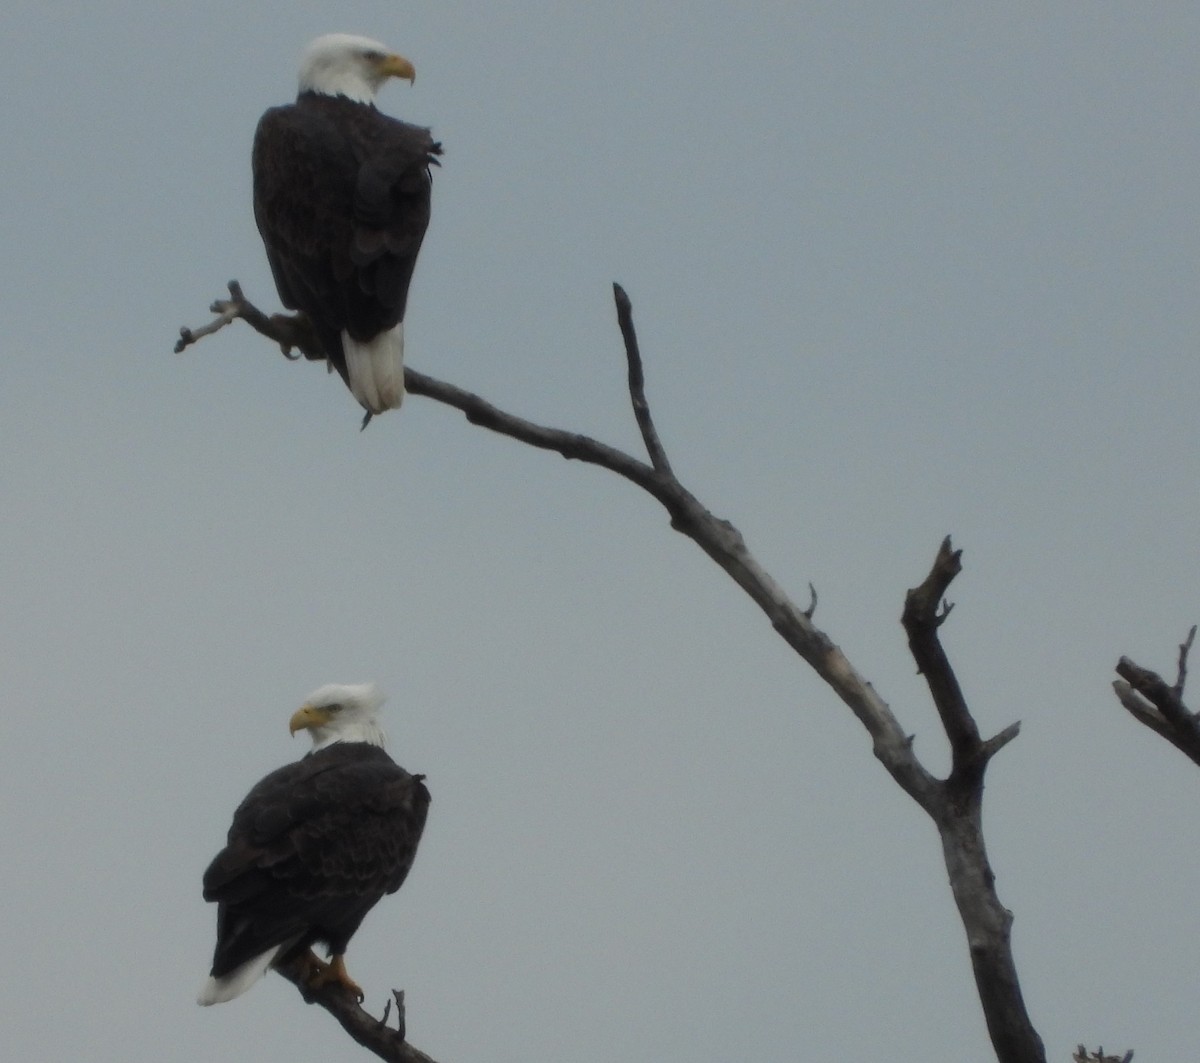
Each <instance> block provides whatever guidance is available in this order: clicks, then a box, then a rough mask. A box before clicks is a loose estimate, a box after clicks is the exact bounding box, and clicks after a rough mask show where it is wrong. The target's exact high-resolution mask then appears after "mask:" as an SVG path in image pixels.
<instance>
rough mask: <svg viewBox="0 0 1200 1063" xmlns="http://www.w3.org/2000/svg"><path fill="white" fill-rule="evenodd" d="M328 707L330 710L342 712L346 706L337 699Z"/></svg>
mask: <svg viewBox="0 0 1200 1063" xmlns="http://www.w3.org/2000/svg"><path fill="white" fill-rule="evenodd" d="M327 708H328V709H329V711H330V712H341V711H342V709H343V708H344V706H343V705H342V703H341V702H340V701H336V702H334V703H333V704H332V705H329V706H327Z"/></svg>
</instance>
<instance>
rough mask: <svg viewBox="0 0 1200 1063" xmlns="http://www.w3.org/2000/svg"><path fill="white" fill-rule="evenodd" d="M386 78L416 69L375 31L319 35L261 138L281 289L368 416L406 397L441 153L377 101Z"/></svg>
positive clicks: (267, 117)
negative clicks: (413, 300)
mask: <svg viewBox="0 0 1200 1063" xmlns="http://www.w3.org/2000/svg"><path fill="white" fill-rule="evenodd" d="M389 77H400V78H407V79H408V80H409V81H410V82H412V81H414V80H415V78H416V72H415V71H414V69H413V65H412V63H410V62H409V61H408V60H407V59H404V58H402V57H401V56H399V55H396V54H395V53H393V52H391V51H389V50H388V49H387V48H385V47H384V46H383V45H382V44H380V43H379V42H378V41H372V40H369V39H367V38H366V37H352V36H350V35H348V34H344V33H334V34H329V35H327V36H324V37H318V38H317V39H316V40H315V41H313V42H312V44H310V45H309V47H308V49H307V51H306V52H305V53H304V57H303V60H302V62H301V64H300V93H299V95H298V96H297V97H296V102H295V103H291V104H287V105H286V106H283V107H272V108H271V109H270V110H268V111H267V112H266V113H265V114H264V115H263V116H262V118H261V120H260V121H259V123H258V130H257V132H256V133H255V136H254V152H253V175H254V218H255V221H256V222H257V223H258V231H259V232H260V233H261V234H262V238H263V243H264V244H265V245H266V250H267V260H268V261H269V263H270V266H271V272H272V274H273V275H274V277H275V287H276V288H277V289H278V290H279V298H280V299H282V300H283V305H284V306H286V307H288V309H290V310H298V311H300V312H301V313H303V314H304V315H305V316H306V317H307V318H308V320H309V322H310V323H311V325H312V328H313V331H314V332H315V333H316V335H317V338H318V339H319V340H320V343H321V346H322V348H323V350H324V353H325V357H326V359H327V360H328V364H329V365H330V366H331V367H332V368H334V369H336V370H337V371H338V373H340V374H341V376H342V379H343V380H344V381H345V382H346V384H347V385H348V386H349V388H350V390H351V391H352V392H353V393H354V397H355V398H356V399H358V401H359V403H360V404H361V405H362V407H363V409H364V410H366V417H365V418H364V420H363V425H364V426H365V425H366V423H367V422H368V421H369V420H370V419H371V416H372V415H373V414H377V413H382V412H383V411H384V410H388V409H393V408H395V407H397V406H399V405H400V403H401V400H402V399H403V398H404V309H405V305H406V303H407V301H408V286H409V282H410V281H411V280H412V275H413V267H414V266H415V265H416V261H417V252H418V251H419V250H420V248H421V241H422V240H423V239H424V236H425V229H426V227H427V226H428V225H429V203H430V188H431V186H432V180H431V177H430V170H429V168H430V166H431V165H437V156H438V155H440V154H441V151H442V149H441V145H440V144H437V143H435V141H434V140H433V137H432V136H431V135H430V132H429V130H428V129H425V128H423V127H421V126H415V125H409V124H408V123H407V122H401V121H398V120H397V119H395V118H389V117H388V116H387V115H385V114H381V113H380V112H379V111H378V110H376V109H375V94H376V92H377V91H378V90H379V88H380V86H382V85H383V83H384V82H385V81H386V80H387V79H388V78H389Z"/></svg>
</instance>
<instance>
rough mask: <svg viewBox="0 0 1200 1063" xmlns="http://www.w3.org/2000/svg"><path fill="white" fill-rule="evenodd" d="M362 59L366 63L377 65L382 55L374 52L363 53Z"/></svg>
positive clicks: (381, 59)
mask: <svg viewBox="0 0 1200 1063" xmlns="http://www.w3.org/2000/svg"><path fill="white" fill-rule="evenodd" d="M363 58H364V59H365V60H366V61H367V62H368V63H379V62H382V61H383V53H382V52H375V51H370V52H363Z"/></svg>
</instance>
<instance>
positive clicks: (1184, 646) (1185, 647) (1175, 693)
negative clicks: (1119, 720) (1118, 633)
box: [1113, 626, 1200, 764]
mask: <svg viewBox="0 0 1200 1063" xmlns="http://www.w3.org/2000/svg"><path fill="white" fill-rule="evenodd" d="M1195 638H1196V628H1195V627H1194V626H1193V627H1192V629H1191V631H1189V632H1188V636H1187V638H1186V639H1184V641H1183V642H1182V643H1180V645H1179V665H1178V672H1177V675H1176V679H1175V683H1174V685H1173V686H1172V685H1171V684H1169V683H1168V682H1167V681H1166V680H1165V679H1163V678H1162V676H1160V675H1159V674H1158V673H1157V672H1152V671H1150V669H1149V668H1143V667H1141V665H1138V664H1134V662H1133V661H1131V660H1130V659H1129V658H1128V657H1122V658H1121V659H1120V660H1119V661H1118V662H1117V675H1119V676H1120V677H1121V678H1120V679H1117V680H1114V681H1113V690H1114V691H1115V692H1116V695H1117V699H1118V700H1119V701H1120V702H1121V704H1122V705H1123V706H1124V707H1125V709H1126V711H1128V712H1129V714H1130V715H1131V716H1132V717H1133V718H1134V719H1135V720H1137V721H1138V723H1140V724H1144V725H1145V726H1146V727H1149V728H1150V730H1152V731H1153V732H1154V733H1155V734H1157V735H1160V736H1161V737H1162V738H1165V739H1166V740H1167V741H1168V742H1170V743H1171V744H1172V745H1173V746H1174V747H1175V748H1176V749H1178V750H1179V751H1180V752H1181V753H1183V754H1184V756H1186V757H1188V758H1190V759H1191V760H1192V761H1193V762H1194V763H1196V764H1200V718H1198V716H1197V714H1196V713H1194V712H1191V711H1190V710H1189V709H1188V707H1187V706H1186V705H1185V704H1184V702H1183V687H1184V683H1185V682H1186V680H1187V660H1188V652H1189V651H1190V650H1191V648H1192V643H1193V641H1194V640H1195Z"/></svg>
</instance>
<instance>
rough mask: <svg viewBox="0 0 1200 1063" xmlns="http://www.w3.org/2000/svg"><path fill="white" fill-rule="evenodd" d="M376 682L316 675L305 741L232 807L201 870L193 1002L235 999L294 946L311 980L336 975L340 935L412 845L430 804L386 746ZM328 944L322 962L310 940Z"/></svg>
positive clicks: (303, 721) (395, 880) (408, 856)
mask: <svg viewBox="0 0 1200 1063" xmlns="http://www.w3.org/2000/svg"><path fill="white" fill-rule="evenodd" d="M382 703H383V696H382V695H381V694H380V693H379V690H378V689H377V688H376V687H375V686H374V685H373V684H365V685H359V686H324V687H321V688H320V689H319V690H316V691H314V692H313V693H312V694H310V695H309V697H308V700H307V701H306V702H305V704H304V705H303V706H302V707H301V708H300V709H298V710H297V711H296V713H295V714H294V715H293V716H292V719H291V731H292V734H295V733H296V732H297V731H301V730H307V731H309V732H310V733H311V735H312V739H313V748H312V750H311V751H310V752H309V753H308V754H307V755H306V756H305V757H304V758H303V759H301V760H299V761H296V762H295V763H293V764H288V765H286V766H285V767H282V768H279V769H278V770H277V771H273V772H271V774H270V775H268V776H267V777H266V778H265V779H263V780H262V781H261V782H259V783H258V785H257V786H255V787H254V788H253V789H252V790H251V791H250V793H248V794H247V795H246V799H245V800H244V801H243V802H242V803H241V804H240V805H239V806H238V809H237V811H236V812H235V813H234V814H233V825H232V826H231V827H230V828H229V837H228V841H227V843H226V845H225V848H224V849H222V850H221V851H220V852H219V853H218V854H217V856H216V858H215V859H214V860H213V862H212V863H211V864H210V865H209V867H208V870H207V871H205V872H204V899H205V900H206V901H215V902H216V904H217V947H216V950H215V952H214V953H213V962H212V970H211V974H210V976H209V978H208V980H207V981H206V982H205V983H204V985H203V986H202V987H201V990H200V996H199V998H198V1001H199V1003H201V1004H217V1003H219V1002H221V1001H225V1000H232V999H233V998H234V997H236V996H240V995H241V994H242V993H244V992H245V991H246V990H247V989H249V988H250V986H251V985H253V984H254V983H255V982H256V981H257V980H258V979H259V978H260V977H262V975H263V974H264V973H265V972H266V970H267V968H268V967H270V966H272V965H273V964H283V963H288V962H290V961H292V960H294V959H297V958H301V957H303V959H304V964H305V967H306V976H307V978H308V982H309V985H311V986H313V987H318V986H322V985H326V984H329V983H336V984H339V985H342V986H344V987H345V988H346V989H349V990H350V991H351V992H352V993H354V994H355V995H356V996H357V998H358V999H359V1000H362V997H363V993H362V990H361V989H360V988H359V987H358V986H357V985H356V984H355V983H354V982H353V981H352V980H351V978H350V976H349V975H348V974H347V973H346V966H345V960H344V958H343V957H344V955H345V952H346V945H347V943H348V942H349V940H350V938H351V937H353V935H354V932H355V931H356V930H357V929H358V927H359V924H360V923H361V922H362V921H363V918H364V917H365V916H366V914H367V912H369V911H370V910H371V909H372V908H373V907H374V906H375V904H376V903H377V902H378V901H379V899H380V898H381V897H383V895H384V894H385V893H395V892H396V890H398V889H399V888H400V886H401V884H402V883H403V882H404V879H405V876H407V875H408V872H409V869H410V868H411V867H412V863H413V857H414V856H416V852H417V843H418V842H419V841H420V838H421V831H422V829H423V828H424V826H425V815H426V812H427V811H428V809H429V791H428V790H427V789H426V788H425V785H424V783H423V782H422V781H421V780H422V779H423V778H424V776H422V775H409V774H408V772H406V771H405V770H404V769H403V768H401V767H399V766H398V765H397V764H396V763H395V761H393V760H392V758H391V757H389V756H388V755H387V753H385V752H384V749H383V745H384V733H383V729H382V727H380V724H379V720H378V716H377V712H378V709H379V706H380V705H381V704H382ZM318 942H320V943H322V944H325V945H327V946H328V948H329V956H330V961H329V962H328V963H325V962H323V961H321V960H319V959H318V958H317V957H316V956H315V955H314V954H313V953H312V951H311V946H312V945H314V944H316V943H318Z"/></svg>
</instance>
